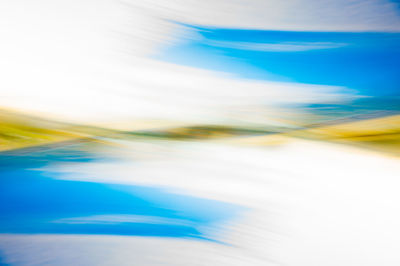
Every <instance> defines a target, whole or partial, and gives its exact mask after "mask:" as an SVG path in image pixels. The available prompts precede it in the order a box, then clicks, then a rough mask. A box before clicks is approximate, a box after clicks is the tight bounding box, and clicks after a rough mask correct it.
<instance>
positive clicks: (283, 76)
mask: <svg viewBox="0 0 400 266" xmlns="http://www.w3.org/2000/svg"><path fill="white" fill-rule="evenodd" d="M191 29H192V30H193V31H195V32H196V33H198V34H199V35H200V36H201V37H200V38H197V39H194V40H188V41H187V42H181V43H179V44H178V45H175V46H171V47H166V48H165V49H164V50H162V51H161V52H160V53H159V54H158V55H157V56H156V58H157V59H159V60H164V61H168V62H172V63H176V64H181V65H188V66H194V67H199V68H205V69H211V70H217V71H225V72H230V73H234V74H236V75H238V76H239V77H241V78H250V79H260V80H273V81H292V82H300V83H308V84H320V85H335V86H344V87H347V88H350V89H353V90H356V91H358V93H359V94H362V95H371V96H375V95H380V96H383V95H400V88H399V84H400V63H399V62H400V34H399V33H338V32H290V31H263V30H239V29H218V28H201V27H191ZM216 42H217V43H222V44H223V43H224V42H225V43H231V44H234V45H233V46H232V45H227V46H225V47H224V45H215V43H216ZM241 43H247V44H256V45H257V44H258V45H259V44H268V45H271V44H272V45H278V44H285V45H287V44H292V45H302V44H305V45H310V47H311V46H312V45H313V44H315V45H319V44H332V45H333V46H334V45H335V44H337V45H338V47H336V48H328V46H329V45H328V46H327V48H326V49H311V48H310V49H308V50H297V51H296V50H292V51H287V50H285V49H283V50H279V49H277V50H268V49H267V50H264V51H260V50H251V49H238V47H237V46H238V45H240V44H241ZM235 44H236V46H235Z"/></svg>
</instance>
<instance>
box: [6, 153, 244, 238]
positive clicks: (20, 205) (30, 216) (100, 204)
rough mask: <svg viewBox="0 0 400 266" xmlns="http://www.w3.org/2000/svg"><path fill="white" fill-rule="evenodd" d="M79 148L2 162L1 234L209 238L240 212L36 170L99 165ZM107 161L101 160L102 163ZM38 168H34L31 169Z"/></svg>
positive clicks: (147, 189)
mask: <svg viewBox="0 0 400 266" xmlns="http://www.w3.org/2000/svg"><path fill="white" fill-rule="evenodd" d="M99 159H100V158H98V157H96V155H93V154H90V153H88V152H83V151H82V150H80V149H79V148H76V147H75V148H74V149H70V148H61V149H60V148H58V149H54V150H44V151H36V152H29V153H24V154H23V155H20V154H7V153H3V154H2V155H1V158H0V176H1V178H0V202H1V205H0V232H1V233H61V234H112V235H141V236H163V237H192V238H201V239H207V238H209V236H208V235H207V234H206V233H205V231H204V230H202V229H203V228H208V227H211V228H212V227H214V226H216V225H218V224H221V223H223V222H224V221H227V220H229V219H232V218H234V217H235V216H236V215H238V214H239V212H240V211H241V210H242V208H241V207H239V206H236V205H233V204H229V203H224V202H219V201H214V200H208V199H201V198H196V197H191V196H184V195H177V194H172V193H169V192H167V191H165V190H163V189H161V188H156V187H146V186H127V185H120V184H104V183H95V182H82V181H70V180H60V179H56V178H52V177H56V175H58V174H60V173H57V172H49V171H45V170H43V169H42V170H40V169H37V168H38V167H40V166H43V165H47V164H60V163H65V161H68V162H71V161H73V162H80V163H88V162H90V161H92V160H99ZM101 160H105V158H101ZM35 168H36V169H35Z"/></svg>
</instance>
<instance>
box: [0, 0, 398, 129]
mask: <svg viewBox="0 0 400 266" xmlns="http://www.w3.org/2000/svg"><path fill="white" fill-rule="evenodd" d="M322 2H323V4H321V3H320V2H319V1H318V2H314V1H311V2H309V3H310V4H308V5H304V3H305V2H303V1H246V2H242V1H226V0H216V1H213V2H210V1H190V0H188V1H186V0H185V1H181V0H175V1H174V0H171V1H165V0H158V1H130V2H128V4H126V5H123V4H121V2H118V1H115V0H100V1H94V0H81V1H78V0H70V1H61V0H59V1H50V0H39V1H34V2H32V1H24V0H13V1H2V2H1V4H0V32H1V37H2V41H1V42H0V58H1V61H0V73H1V75H2V79H1V80H0V88H1V91H0V105H1V106H4V107H11V108H18V109H22V110H26V111H30V112H33V111H36V112H41V113H46V114H51V115H52V116H55V117H63V118H66V119H70V120H74V121H80V122H88V121H90V122H95V121H98V120H105V121H106V120H109V121H110V120H115V119H116V118H118V119H120V118H121V119H122V118H126V117H129V118H131V117H134V118H137V117H138V118H160V119H172V120H191V121H200V120H201V121H209V120H210V119H214V120H216V121H218V120H221V119H222V120H223V119H227V118H228V117H232V116H233V115H234V114H235V115H238V113H240V112H241V110H242V109H241V108H245V107H246V106H247V107H248V106H252V107H257V108H258V107H264V106H273V105H279V104H286V103H304V102H316V101H329V100H336V99H338V98H341V97H342V96H343V94H342V90H343V88H340V87H331V86H316V85H308V84H297V83H275V82H262V81H249V80H240V79H238V78H237V77H234V76H229V75H226V74H223V73H215V72H211V71H201V70H198V69H194V68H188V67H181V66H177V65H173V64H167V63H161V62H157V61H154V60H149V59H147V56H148V55H149V54H150V53H152V52H154V51H156V50H157V47H159V46H160V45H165V44H167V43H169V42H172V41H174V40H176V39H177V37H178V36H181V37H182V35H183V36H186V35H185V34H187V33H188V32H187V31H185V27H184V26H179V25H177V24H175V23H173V22H171V20H174V21H178V22H182V23H191V24H201V25H209V26H218V27H241V28H249V27H252V28H260V29H290V30H301V29H303V30H322V29H325V30H357V29H359V30H394V27H395V26H396V25H398V23H396V21H397V19H398V17H397V15H395V14H394V13H393V12H394V11H393V10H392V9H393V6H392V5H390V4H382V3H383V2H380V1H363V3H362V4H359V5H357V6H354V5H353V6H351V5H350V6H349V4H348V1H346V3H345V2H343V1H334V2H335V3H333V2H332V1H328V2H327V1H322ZM336 2H337V3H338V4H336ZM301 5H303V6H302V8H300V6H301ZM356 7H357V8H356ZM328 10H329V12H328ZM346 10H347V11H346ZM351 10H352V11H351ZM355 10H357V12H355ZM294 11H296V12H294ZM392 11H393V12H392ZM346 12H347V13H346ZM352 12H353V13H352ZM316 14H318V16H317V15H316ZM350 15H351V16H350ZM317 18H320V19H319V20H318V19H317ZM317 20H318V23H316V22H317ZM371 21H372V22H373V23H372V22H371ZM354 23H356V24H354ZM357 23H358V24H357ZM316 25H319V26H318V27H317V26H316ZM357 25H358V26H357ZM186 37H189V36H186ZM302 45H304V44H300V45H298V44H289V45H288V44H286V46H284V47H286V49H292V50H293V49H305V48H303V47H302ZM316 45H317V46H324V47H326V46H329V45H328V44H316ZM305 46H307V45H305ZM311 47H312V45H311ZM253 48H254V47H253ZM278 48H279V49H283V48H282V45H281V46H280V47H275V46H271V45H269V46H268V45H267V46H264V47H263V49H278ZM308 48H310V45H308ZM313 48H316V47H315V46H314V47H313ZM232 110H233V111H232ZM235 112H236V113H235ZM249 115H250V114H249ZM250 116H251V115H250Z"/></svg>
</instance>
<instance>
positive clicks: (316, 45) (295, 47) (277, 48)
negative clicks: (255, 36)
mask: <svg viewBox="0 0 400 266" xmlns="http://www.w3.org/2000/svg"><path fill="white" fill-rule="evenodd" d="M205 43H206V44H208V45H211V46H216V47H224V48H231V49H238V50H251V51H263V52H303V51H309V50H321V49H332V48H339V47H343V46H346V45H347V44H345V43H333V42H281V43H256V42H231V41H215V40H209V41H205Z"/></svg>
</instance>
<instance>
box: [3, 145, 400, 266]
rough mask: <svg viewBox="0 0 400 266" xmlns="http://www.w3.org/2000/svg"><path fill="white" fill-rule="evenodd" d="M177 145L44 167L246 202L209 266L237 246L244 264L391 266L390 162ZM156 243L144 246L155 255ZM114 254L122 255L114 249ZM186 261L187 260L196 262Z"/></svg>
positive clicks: (292, 149) (289, 148)
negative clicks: (114, 159) (97, 160)
mask: <svg viewBox="0 0 400 266" xmlns="http://www.w3.org/2000/svg"><path fill="white" fill-rule="evenodd" d="M178 143H179V142H177V143H175V144H171V143H170V142H168V143H167V142H165V143H164V142H153V143H143V142H138V143H126V146H125V148H119V149H117V150H116V151H118V154H119V156H122V157H124V158H125V162H110V163H106V162H101V163H88V164H86V165H85V164H83V165H82V164H79V165H74V164H69V165H66V166H64V167H62V168H56V169H54V168H53V169H52V170H57V171H61V172H63V173H64V174H63V175H61V178H64V179H72V180H84V181H91V182H105V183H118V184H134V185H137V184H139V185H148V186H158V187H161V188H164V189H166V190H167V191H169V192H173V193H182V194H188V195H194V196H198V197H203V198H210V199H215V200H221V201H226V202H231V203H235V204H238V205H241V206H244V207H246V208H248V209H249V210H248V211H245V212H244V213H243V217H241V218H240V219H238V220H235V221H231V223H229V224H225V225H223V226H222V228H224V226H225V228H224V230H223V234H220V235H218V234H216V235H217V236H218V237H219V239H220V240H223V241H226V242H228V243H230V244H232V245H233V247H234V248H233V247H231V248H227V247H220V249H219V248H215V249H214V248H212V250H214V251H215V253H214V252H211V251H210V250H208V251H207V256H208V257H207V259H210V260H211V261H212V260H216V261H218V263H219V259H220V256H227V258H226V259H227V262H226V264H224V263H222V264H219V265H246V261H241V259H237V261H236V262H235V263H236V264H235V263H233V264H232V261H231V260H230V259H231V256H233V257H235V256H236V255H237V254H241V253H242V252H244V253H245V254H247V255H246V256H245V257H246V258H243V259H244V260H247V259H248V260H259V263H260V264H257V263H258V262H257V263H256V262H255V264H254V265H268V263H270V262H268V261H269V260H273V261H277V262H279V263H282V264H284V265H296V266H297V265H301V266H302V265H304V266H310V265H315V266H317V265H332V266H333V265H366V266H368V265H371V266H374V265H378V264H379V265H388V266H392V265H393V266H396V265H399V263H400V256H399V254H398V252H397V249H396V246H397V245H396V243H397V239H399V237H400V228H399V227H398V224H399V223H400V214H399V212H398V202H399V201H400V194H399V193H398V187H399V185H400V180H399V176H400V164H399V161H398V159H395V158H391V157H385V156H382V155H380V154H376V153H373V152H367V151H362V150H358V149H355V148H349V147H345V146H341V145H333V144H324V143H319V142H309V141H295V140H293V141H291V142H289V143H288V144H286V145H284V146H280V147H264V148H261V147H246V146H228V145H225V144H220V143H208V144H206V143H185V142H181V143H180V144H178ZM127 158H130V159H127ZM75 166H76V167H75ZM49 170H50V169H49ZM11 238H12V237H11ZM21 241H22V240H21ZM132 241H136V240H132ZM146 241H151V240H146ZM163 241H165V240H158V239H155V240H154V243H160V242H163ZM180 241H183V242H184V240H176V241H175V240H173V241H171V243H174V244H171V245H172V246H169V245H168V244H167V242H165V245H164V247H163V248H161V249H160V250H162V251H163V252H164V250H170V249H173V248H172V247H173V246H174V245H175V243H177V242H180ZM188 243H189V244H188V245H194V246H193V248H190V253H188V254H186V253H185V254H184V255H183V256H184V257H186V256H193V257H192V258H197V256H198V254H199V253H202V252H204V250H203V249H202V248H201V247H202V246H207V245H209V246H210V247H211V246H214V244H204V243H201V244H198V247H200V249H199V250H198V251H196V248H197V247H195V246H196V245H197V244H194V243H192V242H188ZM3 249H5V250H7V248H3ZM158 250H159V249H157V251H156V250H153V251H149V252H154V253H151V254H154V256H159V254H160V253H158V252H161V251H158ZM220 250H225V251H226V252H227V253H224V252H225V251H224V252H223V255H221V254H220V253H219V252H220ZM20 252H22V251H20ZM24 252H27V253H29V252H30V251H27V250H26V251H24ZM115 252H116V253H118V254H119V252H121V256H126V253H125V251H123V248H121V250H120V251H115ZM168 252H169V251H168ZM192 252H193V253H192ZM221 252H222V251H221ZM135 253H136V251H132V257H129V258H128V257H127V258H126V259H127V260H129V259H130V258H133V257H134V255H133V254H135ZM123 254H125V255H123ZM161 254H164V253H161ZM168 254H169V253H168ZM28 255H29V254H28ZM160 256H161V255H160ZM168 256H172V255H168ZM175 259H181V258H180V257H179V256H178V258H175V255H173V256H172V257H166V258H165V263H166V265H175V264H174V263H175ZM168 263H170V264H168ZM196 263H197V262H195V263H193V264H191V265H202V264H201V263H198V264H196ZM247 263H250V262H247ZM262 263H264V264H262ZM150 265H151V264H150ZM247 265H253V264H247Z"/></svg>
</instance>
